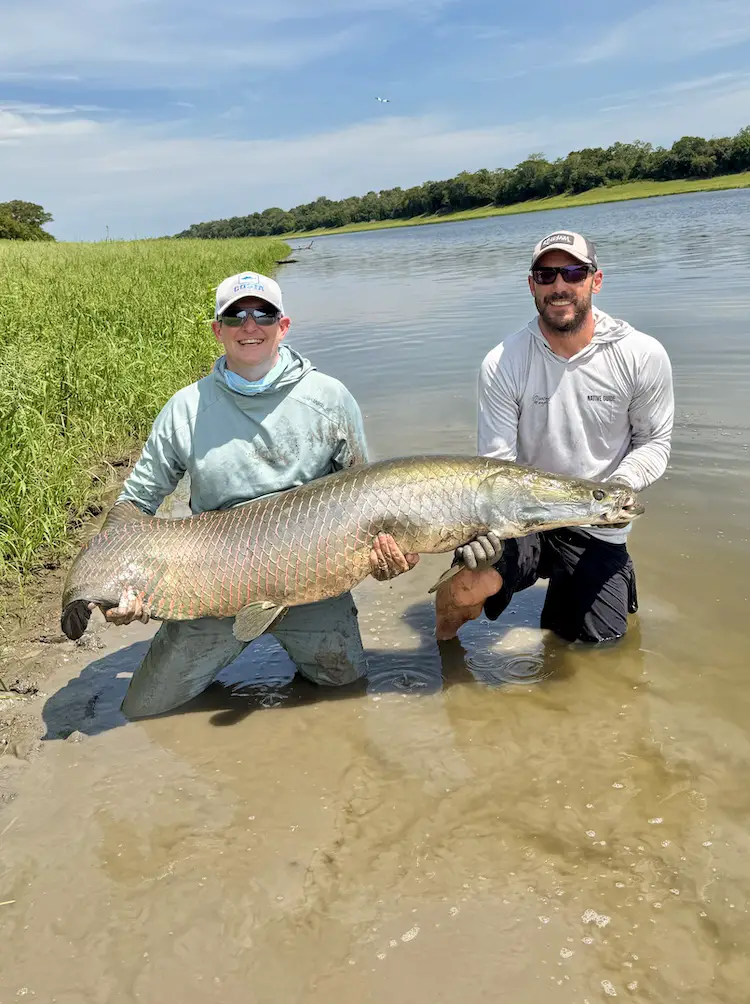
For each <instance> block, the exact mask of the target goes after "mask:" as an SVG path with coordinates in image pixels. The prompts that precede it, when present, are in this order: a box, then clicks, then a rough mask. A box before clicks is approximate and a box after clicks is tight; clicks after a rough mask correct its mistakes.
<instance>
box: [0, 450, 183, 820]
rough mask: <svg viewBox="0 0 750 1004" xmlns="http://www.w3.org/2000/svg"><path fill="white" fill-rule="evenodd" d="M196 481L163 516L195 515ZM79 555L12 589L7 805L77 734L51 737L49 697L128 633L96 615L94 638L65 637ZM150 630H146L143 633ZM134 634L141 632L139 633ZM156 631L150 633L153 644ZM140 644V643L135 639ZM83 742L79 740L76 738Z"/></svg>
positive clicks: (112, 495) (109, 497) (111, 495)
mask: <svg viewBox="0 0 750 1004" xmlns="http://www.w3.org/2000/svg"><path fill="white" fill-rule="evenodd" d="M134 459H135V455H132V456H131V457H130V458H129V462H128V463H127V464H126V465H120V471H119V473H120V475H121V477H120V479H119V480H118V481H117V482H116V483H114V484H112V485H111V486H110V488H109V490H108V492H107V494H106V497H105V500H104V507H103V509H102V511H101V512H99V513H97V514H96V515H95V516H92V518H91V520H90V521H89V524H88V525H87V526H86V527H84V528H83V529H82V530H81V531H80V534H79V539H80V540H83V539H84V538H85V537H86V535H87V534H89V533H92V532H94V531H95V530H96V529H97V527H98V526H100V525H101V523H102V522H103V521H104V518H105V515H106V512H107V511H108V510H109V508H110V507H111V505H112V504H113V503H114V501H115V499H116V497H117V495H118V494H119V491H120V488H121V485H122V482H123V481H124V479H125V478H126V477H127V474H128V472H129V470H130V469H131V467H132V462H133V460H134ZM189 492H190V480H189V478H188V477H185V478H184V479H183V481H182V482H181V483H180V484H179V485H178V486H177V488H176V489H175V491H174V493H173V494H172V495H170V496H169V497H168V498H167V499H165V500H164V502H163V504H162V506H161V507H160V509H159V511H158V514H159V515H160V516H164V517H166V518H169V517H170V516H184V515H188V514H189V508H188V505H187V499H188V498H189ZM76 553H77V545H72V546H71V556H70V557H69V558H68V559H67V560H66V561H65V562H63V563H61V564H60V566H59V567H57V568H45V569H40V570H39V572H38V573H37V574H36V575H34V576H31V577H29V578H28V579H26V580H25V581H24V583H23V586H22V588H19V587H18V586H14V585H12V584H7V585H6V586H5V587H4V588H3V593H2V611H3V616H2V618H0V805H2V803H7V802H9V801H12V800H13V798H15V796H16V794H17V790H18V782H19V780H20V778H21V777H22V776H23V773H24V769H25V767H26V766H27V765H28V764H29V763H30V762H31V761H32V760H34V759H35V758H36V757H38V756H40V755H41V753H42V752H43V748H44V747H43V744H42V742H41V739H42V737H45V738H48V739H66V738H68V737H69V736H70V733H71V732H73V731H75V729H73V727H72V726H71V727H67V726H65V725H63V726H61V728H60V729H59V730H58V732H57V733H56V734H55V735H49V734H48V729H47V725H46V724H45V722H44V720H43V708H44V704H45V701H46V700H47V699H48V697H49V693H50V691H51V690H52V689H54V687H55V686H59V685H60V683H61V681H62V682H63V683H64V682H65V680H66V679H67V678H73V677H75V676H77V675H78V674H79V673H80V672H81V670H82V669H83V668H84V667H85V666H86V664H87V663H88V662H90V661H91V659H92V658H95V657H97V655H99V656H100V657H104V656H106V655H108V654H111V653H112V652H113V651H116V650H117V648H118V647H119V646H120V645H121V644H122V638H121V632H122V630H124V629H122V628H119V629H118V628H114V627H113V626H112V625H109V624H107V622H106V621H105V620H104V617H103V616H102V615H101V614H100V613H99V611H95V613H94V614H93V615H92V618H91V622H90V624H89V627H88V629H87V631H86V633H85V634H84V635H83V637H82V638H79V639H78V641H76V642H72V641H70V640H69V639H68V638H66V637H65V635H64V634H63V633H62V631H61V630H60V600H61V597H62V591H63V584H64V582H65V576H66V574H67V570H68V568H69V567H70V564H71V562H72V560H73V558H74V557H75V554H76ZM141 626H142V625H138V627H141ZM130 628H131V629H132V628H133V626H132V625H131V626H130ZM154 630H155V628H154V627H152V626H149V629H148V636H150V635H151V634H153V632H154ZM130 637H131V638H132V635H131V636H130ZM74 738H75V737H74Z"/></svg>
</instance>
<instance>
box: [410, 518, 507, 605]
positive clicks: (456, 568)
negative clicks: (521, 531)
mask: <svg viewBox="0 0 750 1004" xmlns="http://www.w3.org/2000/svg"><path fill="white" fill-rule="evenodd" d="M492 532H493V534H494V536H495V537H500V534H499V533H497V532H496V531H492ZM490 543H491V544H492V546H493V547H494V548H495V552H496V553H495V556H494V558H492V559H490V560H489V561H483V562H481V563H479V564H478V565H477V569H478V570H479V569H485V568H490V567H491V565H492V564H493V563H494V562H495V561H497V559H498V558H499V557H500V556H501V554H502V553H503V548H504V544H503V541H502V538H501V539H500V545H499V547H500V550H497V547H498V545H497V544H496V543H494V542H493V541H490ZM464 568H466V565H465V564H464V563H463V561H461V560H460V559H459V560H458V561H457V562H456V564H455V565H451V567H450V568H449V569H447V571H445V572H443V574H442V575H441V576H440V578H439V579H438V580H437V582H436V583H435V585H434V586H432V587H431V588H430V589H428V590H427V594H428V596H429V594H430V593H435V592H437V590H438V589H439V588H440V587H441V586H442V585H443V583H444V582H448V581H449V580H450V579H452V578H453V576H454V575H458V573H459V572H460V571H461V570H462V569H464Z"/></svg>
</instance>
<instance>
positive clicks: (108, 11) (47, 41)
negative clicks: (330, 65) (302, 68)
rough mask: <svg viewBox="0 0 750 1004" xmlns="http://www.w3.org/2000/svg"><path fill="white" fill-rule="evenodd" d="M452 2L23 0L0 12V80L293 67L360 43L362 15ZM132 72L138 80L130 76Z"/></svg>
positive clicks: (427, 10)
mask: <svg viewBox="0 0 750 1004" xmlns="http://www.w3.org/2000/svg"><path fill="white" fill-rule="evenodd" d="M451 2H455V0H357V3H356V5H352V4H351V3H350V2H349V0H317V2H315V3H309V2H308V0H304V2H303V0H276V2H274V3H268V4H261V3H259V2H258V0H254V2H251V3H242V2H240V0H213V2H212V3H210V4H206V3H205V2H204V0H184V2H181V3H180V2H178V0H149V2H148V3H146V2H134V0H107V2H106V3H102V2H101V0H63V2H60V0H29V2H27V3H24V4H17V5H15V6H14V8H13V9H11V10H9V11H7V12H6V11H4V12H3V24H2V34H1V35H0V67H2V69H1V70H0V78H2V79H23V78H26V79H29V78H33V76H34V74H38V75H39V76H40V77H42V78H45V79H49V78H50V77H51V76H52V77H54V76H58V77H63V78H70V76H71V75H74V76H77V75H79V74H83V75H84V76H86V77H89V78H91V76H92V75H95V76H99V77H100V78H101V79H104V78H106V80H107V81H108V83H112V82H113V81H114V80H120V79H122V77H123V75H124V74H127V83H128V85H129V86H130V87H133V86H144V85H148V84H151V83H154V82H158V83H159V84H160V85H161V86H167V87H169V86H174V85H177V84H179V83H180V82H185V81H187V82H190V83H196V82H197V81H199V80H206V79H211V80H217V79H226V78H231V77H232V76H236V74H237V70H238V68H242V69H243V70H244V71H245V72H246V73H251V74H252V73H253V72H254V71H256V70H257V71H263V70H266V69H267V68H269V67H277V68H279V67H282V66H292V65H295V66H298V65H300V64H302V63H304V62H307V61H309V60H312V59H316V60H318V59H322V58H324V57H326V56H330V55H332V54H334V53H336V52H339V51H342V50H344V49H347V48H349V47H350V46H351V45H352V44H353V43H354V42H355V41H357V40H362V41H364V40H365V39H366V35H365V34H364V33H360V32H359V31H358V28H357V26H358V24H359V22H360V21H361V19H362V18H363V17H365V16H368V15H371V16H374V17H376V16H377V15H378V14H385V13H387V12H392V11H399V12H400V13H401V14H402V15H404V16H410V17H415V16H417V17H418V16H424V15H426V14H435V13H437V12H438V11H439V10H440V9H441V8H443V7H444V6H446V5H447V4H448V3H451ZM135 67H137V68H138V74H137V76H134V75H133V69H134V68H135Z"/></svg>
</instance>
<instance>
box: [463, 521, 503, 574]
mask: <svg viewBox="0 0 750 1004" xmlns="http://www.w3.org/2000/svg"><path fill="white" fill-rule="evenodd" d="M502 553H503V542H502V540H500V538H499V537H498V535H497V534H496V533H492V532H491V531H490V533H488V534H487V536H486V537H477V539H476V540H472V541H471V542H470V543H468V544H464V545H463V546H462V547H457V548H456V559H457V560H458V561H460V562H462V563H463V564H464V565H465V566H466V567H467V568H468V569H470V570H471V571H472V572H474V571H476V570H477V568H485V567H487V566H488V565H492V564H494V562H496V561H497V560H498V558H499V557H500V556H501V554H502Z"/></svg>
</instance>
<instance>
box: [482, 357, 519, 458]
mask: <svg viewBox="0 0 750 1004" xmlns="http://www.w3.org/2000/svg"><path fill="white" fill-rule="evenodd" d="M519 414H520V410H519V407H518V399H517V397H516V393H515V389H514V388H513V385H512V380H511V375H510V373H509V368H508V365H507V363H506V365H503V356H502V353H500V354H498V353H497V350H495V351H494V352H491V353H490V354H489V355H488V356H487V357H486V358H485V360H484V362H483V363H482V366H481V368H480V370H479V414H478V419H477V453H478V454H479V456H480V457H495V458H496V459H497V460H515V459H516V456H517V452H518V418H519Z"/></svg>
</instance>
